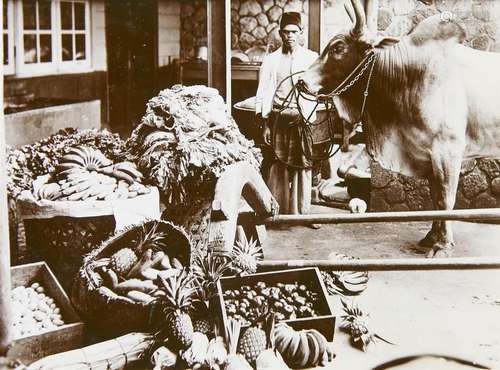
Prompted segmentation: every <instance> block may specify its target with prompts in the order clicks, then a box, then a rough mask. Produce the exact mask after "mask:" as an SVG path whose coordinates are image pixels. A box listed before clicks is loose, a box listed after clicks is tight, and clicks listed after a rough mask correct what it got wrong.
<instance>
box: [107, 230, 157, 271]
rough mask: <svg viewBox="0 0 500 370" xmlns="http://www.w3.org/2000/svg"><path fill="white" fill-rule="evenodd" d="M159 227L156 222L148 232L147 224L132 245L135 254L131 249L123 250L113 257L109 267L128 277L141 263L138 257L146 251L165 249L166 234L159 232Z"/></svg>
mask: <svg viewBox="0 0 500 370" xmlns="http://www.w3.org/2000/svg"><path fill="white" fill-rule="evenodd" d="M158 225H159V224H158V223H157V222H154V223H153V225H152V226H151V227H150V228H149V230H148V227H147V224H143V225H142V227H141V228H140V230H139V233H138V236H137V238H136V239H134V240H133V241H132V243H131V244H132V245H135V247H133V249H134V250H135V252H134V250H133V249H132V248H131V247H125V248H121V249H120V250H118V251H117V252H115V253H114V254H113V255H112V256H111V258H110V265H109V267H110V268H112V269H113V270H114V271H115V272H116V273H117V274H118V275H121V276H127V274H128V273H129V271H130V270H131V269H132V267H134V266H135V264H136V263H137V262H138V261H139V257H138V256H140V255H142V253H143V252H144V251H145V250H146V249H149V248H154V249H158V248H161V247H164V246H165V242H164V239H165V233H163V232H158Z"/></svg>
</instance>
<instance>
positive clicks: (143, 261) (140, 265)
mask: <svg viewBox="0 0 500 370" xmlns="http://www.w3.org/2000/svg"><path fill="white" fill-rule="evenodd" d="M152 255H153V250H152V249H148V250H147V251H146V252H144V254H143V255H142V257H141V258H140V260H139V261H138V262H137V263H136V264H135V265H134V267H132V268H131V269H130V271H129V273H128V274H127V277H132V276H137V275H139V274H140V272H141V271H142V270H143V269H147V268H150V267H151V262H152Z"/></svg>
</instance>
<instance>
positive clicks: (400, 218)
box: [263, 208, 500, 225]
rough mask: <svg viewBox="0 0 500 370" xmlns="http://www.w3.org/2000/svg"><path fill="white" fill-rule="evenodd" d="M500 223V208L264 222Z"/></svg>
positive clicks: (282, 218)
mask: <svg viewBox="0 0 500 370" xmlns="http://www.w3.org/2000/svg"><path fill="white" fill-rule="evenodd" d="M435 220H439V221H442V220H454V221H500V208H484V209H460V210H449V211H448V210H445V211H405V212H368V213H352V214H348V213H324V214H308V215H277V216H274V217H268V218H266V219H264V220H263V223H264V224H266V225H276V224H278V225H306V224H311V223H317V224H345V223H362V222H412V221H435Z"/></svg>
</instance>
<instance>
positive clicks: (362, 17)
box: [351, 0, 366, 36]
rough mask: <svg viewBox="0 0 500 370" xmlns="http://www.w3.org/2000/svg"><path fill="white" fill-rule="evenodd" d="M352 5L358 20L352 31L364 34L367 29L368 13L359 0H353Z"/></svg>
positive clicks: (355, 33) (356, 34) (356, 33)
mask: <svg viewBox="0 0 500 370" xmlns="http://www.w3.org/2000/svg"><path fill="white" fill-rule="evenodd" d="M351 4H352V7H353V8H354V15H355V18H356V21H355V22H354V27H353V29H352V33H353V35H355V36H360V35H362V34H363V33H364V32H365V30H366V14H365V10H364V9H363V5H361V3H360V2H359V0H351Z"/></svg>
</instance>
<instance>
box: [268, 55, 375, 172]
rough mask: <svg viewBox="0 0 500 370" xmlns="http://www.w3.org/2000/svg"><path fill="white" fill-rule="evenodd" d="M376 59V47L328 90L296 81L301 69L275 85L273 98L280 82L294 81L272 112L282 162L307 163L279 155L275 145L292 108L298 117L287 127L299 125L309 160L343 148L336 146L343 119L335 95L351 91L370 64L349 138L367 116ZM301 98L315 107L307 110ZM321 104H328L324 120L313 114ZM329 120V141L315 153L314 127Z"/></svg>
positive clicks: (305, 152) (328, 155)
mask: <svg viewBox="0 0 500 370" xmlns="http://www.w3.org/2000/svg"><path fill="white" fill-rule="evenodd" d="M375 59H376V54H375V52H373V51H370V52H369V53H368V54H367V55H366V56H365V57H364V58H363V60H361V62H360V63H359V64H358V65H357V66H356V67H355V68H354V69H353V71H352V72H351V73H350V74H349V75H348V76H347V77H346V78H345V79H344V80H343V81H342V82H341V83H340V84H339V85H338V86H337V87H336V88H335V89H334V90H332V91H331V92H329V93H328V94H314V93H312V92H310V91H309V90H308V89H307V87H306V86H305V84H304V82H303V81H302V80H299V81H297V82H296V83H294V81H293V76H295V75H298V74H301V73H303V72H304V71H299V72H295V73H292V74H291V75H289V76H287V77H286V78H284V79H283V80H282V81H281V82H280V83H279V84H278V86H277V87H276V90H275V92H274V96H273V102H274V101H275V98H276V92H277V91H278V90H279V88H280V87H281V85H282V84H283V83H284V82H285V81H287V80H288V79H290V80H291V82H292V89H291V90H290V92H289V93H288V95H287V96H286V97H285V98H284V99H283V102H282V104H276V103H275V104H274V106H273V116H274V121H273V125H272V126H271V130H272V132H271V147H272V149H273V152H274V156H275V157H276V158H277V159H278V160H279V161H280V162H282V163H283V164H285V165H286V166H288V167H291V168H295V169H303V168H304V166H298V165H296V164H294V163H290V162H289V161H288V160H287V159H285V158H281V157H280V155H279V154H278V153H277V152H276V149H275V147H276V146H275V144H276V136H277V131H278V130H277V125H278V124H279V121H280V118H281V117H282V116H283V115H285V114H287V113H288V114H289V115H290V111H293V112H298V117H297V119H294V120H293V121H292V122H290V123H289V125H288V129H290V130H293V129H297V130H298V136H299V142H300V150H301V154H302V155H304V157H305V158H306V159H308V160H309V161H313V162H315V161H323V160H326V159H328V158H330V157H332V156H334V155H335V154H337V152H338V151H339V150H340V146H338V147H337V148H335V145H336V144H335V129H336V127H335V123H336V122H338V123H339V124H341V120H339V115H338V111H337V109H336V108H335V105H334V103H333V100H334V97H335V96H340V95H341V94H343V93H345V92H346V91H348V90H349V89H350V88H351V87H352V86H354V84H356V82H358V81H359V79H360V78H361V77H362V76H363V75H364V74H365V72H366V70H367V69H368V68H369V67H370V71H369V74H368V79H367V82H366V87H365V90H364V92H363V102H362V105H361V114H360V118H359V121H358V122H357V123H356V124H355V125H354V127H353V128H352V130H351V132H350V133H349V136H348V138H351V137H352V136H353V135H354V134H355V132H356V130H357V129H358V127H360V126H361V125H362V121H363V118H364V114H365V108H366V101H367V99H368V90H369V88H370V82H371V78H372V74H373V68H374V66H375ZM300 99H303V100H305V101H309V102H314V103H315V105H314V108H313V109H312V110H311V112H310V113H306V112H304V110H303V109H302V106H301V102H300ZM320 105H323V106H324V108H325V112H326V114H325V118H324V119H322V120H321V121H317V120H315V121H312V120H311V119H312V117H314V115H315V113H316V112H317V111H318V108H319V107H320ZM323 124H326V125H327V132H328V139H327V140H326V142H324V143H325V144H326V145H325V146H319V145H316V147H315V148H314V153H313V145H314V144H315V143H314V140H313V130H314V129H318V127H319V126H321V125H323ZM339 131H340V132H342V135H344V134H343V130H342V126H341V127H339Z"/></svg>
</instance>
